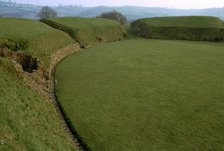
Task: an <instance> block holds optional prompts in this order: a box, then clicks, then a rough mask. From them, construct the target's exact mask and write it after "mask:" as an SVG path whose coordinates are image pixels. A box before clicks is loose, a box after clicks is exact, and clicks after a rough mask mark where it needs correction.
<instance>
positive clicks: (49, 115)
mask: <svg viewBox="0 0 224 151" xmlns="http://www.w3.org/2000/svg"><path fill="white" fill-rule="evenodd" d="M0 106H1V109H0V116H1V118H0V129H1V130H0V150H1V151H9V150H16V151H25V150H29V151H30V150H38V151H40V150H58V151H62V150H74V146H73V144H72V142H71V139H70V137H69V136H68V135H67V134H66V133H65V131H64V128H63V127H62V126H61V122H60V121H59V118H58V116H57V113H56V110H55V108H54V105H53V104H52V103H51V102H50V101H48V100H46V99H45V98H44V97H42V96H41V95H38V94H37V92H35V91H33V90H32V89H30V88H29V87H27V85H26V84H24V81H23V79H22V78H19V77H18V76H17V75H16V72H15V69H14V67H13V66H12V63H11V61H9V60H7V59H4V58H1V57H0Z"/></svg>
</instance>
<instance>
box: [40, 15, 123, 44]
mask: <svg viewBox="0 0 224 151" xmlns="http://www.w3.org/2000/svg"><path fill="white" fill-rule="evenodd" d="M42 22H44V23H46V24H48V25H50V26H52V27H54V28H56V29H60V30H62V31H65V32H67V33H68V34H69V35H70V36H71V37H72V38H74V39H75V40H76V41H77V42H78V43H79V44H80V45H81V46H82V47H86V46H88V45H92V44H95V43H102V42H110V41H116V40H122V39H124V36H125V34H126V33H125V31H124V29H123V27H122V26H121V25H120V24H119V23H118V22H116V21H112V20H107V19H100V18H80V17H64V18H54V19H44V20H42Z"/></svg>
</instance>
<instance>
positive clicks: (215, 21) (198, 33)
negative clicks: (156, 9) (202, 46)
mask: <svg viewBox="0 0 224 151" xmlns="http://www.w3.org/2000/svg"><path fill="white" fill-rule="evenodd" d="M131 30H132V31H133V32H134V33H136V34H138V35H140V36H142V37H145V38H155V39H183V40H204V41H221V40H224V24H223V22H222V21H221V20H220V19H219V18H216V17H209V16H179V17H156V18H144V19H140V20H136V21H134V22H133V23H132V24H131Z"/></svg>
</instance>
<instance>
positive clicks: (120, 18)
mask: <svg viewBox="0 0 224 151" xmlns="http://www.w3.org/2000/svg"><path fill="white" fill-rule="evenodd" d="M97 18H104V19H112V20H115V21H118V22H120V23H121V24H126V23H127V19H126V17H125V16H124V15H123V14H121V13H119V12H116V11H112V12H107V13H103V14H101V15H100V16H97Z"/></svg>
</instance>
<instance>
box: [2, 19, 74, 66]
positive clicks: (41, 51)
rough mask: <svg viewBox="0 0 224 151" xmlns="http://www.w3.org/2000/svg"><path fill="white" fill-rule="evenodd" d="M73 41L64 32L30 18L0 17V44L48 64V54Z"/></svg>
mask: <svg viewBox="0 0 224 151" xmlns="http://www.w3.org/2000/svg"><path fill="white" fill-rule="evenodd" d="M72 43H75V41H74V40H73V39H72V38H71V37H70V36H69V35H67V34H66V33H64V32H62V31H60V30H56V29H54V28H52V27H50V26H48V25H46V24H43V23H41V22H38V21H34V20H30V19H19V18H0V45H1V46H5V47H8V48H9V49H11V50H14V51H22V52H26V53H29V54H32V55H33V56H35V57H38V58H39V59H40V60H41V61H43V63H44V64H45V65H46V66H48V65H49V60H50V55H51V54H52V53H54V52H55V51H56V50H58V49H60V48H63V47H65V46H67V45H69V44H72Z"/></svg>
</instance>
